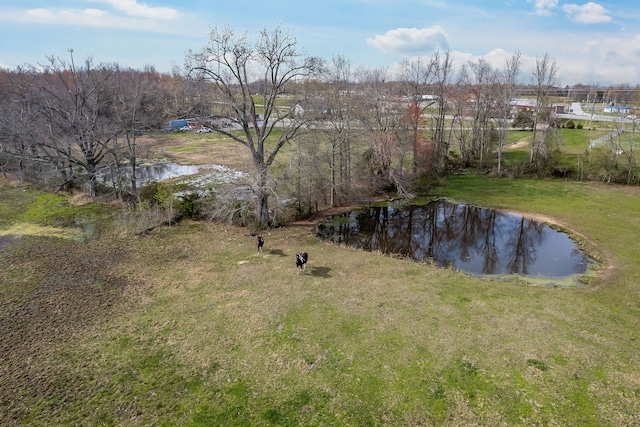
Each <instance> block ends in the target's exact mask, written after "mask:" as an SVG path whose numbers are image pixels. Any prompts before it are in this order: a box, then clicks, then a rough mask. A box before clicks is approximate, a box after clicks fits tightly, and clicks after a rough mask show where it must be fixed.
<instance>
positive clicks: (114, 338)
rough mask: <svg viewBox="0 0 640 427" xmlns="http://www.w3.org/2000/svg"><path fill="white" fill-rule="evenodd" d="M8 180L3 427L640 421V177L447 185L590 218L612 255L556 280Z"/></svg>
mask: <svg viewBox="0 0 640 427" xmlns="http://www.w3.org/2000/svg"><path fill="white" fill-rule="evenodd" d="M194 140H195V138H194ZM170 145H171V144H168V143H167V144H166V147H165V149H166V150H167V151H169V150H170V149H171V147H170ZM172 150H174V151H173V152H174V153H175V152H176V150H177V149H176V148H173V149H172ZM234 155H235V151H233V150H230V151H229V152H228V153H227V154H225V156H227V157H226V158H227V159H229V163H230V164H232V163H234V162H245V160H243V159H242V158H241V157H240V158H235V157H233V156H234ZM203 162H204V161H203ZM1 184H2V185H0V334H1V335H0V336H1V337H2V340H1V345H0V406H1V407H2V411H0V424H1V425H7V426H10V425H40V426H49V425H50V426H57V425H91V426H99V425H104V426H136V425H139V426H142V425H145V426H146V425H162V426H233V425H237V426H247V425H257V426H271V425H273V426H300V425H308V426H311V425H326V426H335V425H338V426H341V425H345V426H346V425H350V426H364V425H367V426H377V425H379V426H383V425H385V426H387V425H389V426H396V425H397V426H417V425H438V426H474V425H475V426H565V425H566V426H598V427H599V426H633V425H640V370H639V369H638V367H639V366H640V332H639V331H640V239H638V236H640V216H639V215H638V212H640V188H638V187H635V186H615V185H606V184H600V183H585V182H576V181H567V180H535V179H507V178H491V177H488V176H478V175H471V174H470V175H457V176H451V177H449V178H447V179H446V180H443V181H442V182H441V183H440V185H438V186H437V187H435V188H433V189H432V193H433V195H437V196H442V197H449V198H452V199H455V200H463V201H465V202H467V203H470V204H477V205H480V206H484V207H497V208H501V209H506V210H512V211H517V212H520V213H523V214H525V215H531V216H535V217H537V218H544V219H545V220H547V221H549V222H552V223H555V224H557V225H559V226H561V227H562V228H563V229H566V230H568V231H570V232H571V233H572V234H573V235H574V236H575V237H576V238H577V239H578V240H579V241H580V242H581V243H582V244H583V245H584V246H585V248H587V250H588V251H589V253H590V254H591V255H592V256H594V257H595V258H597V259H598V260H600V261H601V266H600V268H599V269H598V271H597V274H596V277H592V278H589V279H587V280H586V285H585V287H582V288H578V287H567V288H554V287H545V286H535V285H529V284H526V283H523V282H521V281H518V280H516V279H512V280H501V281H497V280H492V279H488V278H476V277H471V276H469V275H466V274H463V273H460V272H457V271H453V270H451V269H442V268H438V267H435V266H433V265H428V264H421V263H415V262H411V261H407V260H403V259H397V258H393V257H388V256H383V255H380V254H376V253H368V252H364V251H358V250H353V249H350V248H346V247H339V246H332V245H330V244H327V243H324V242H322V241H321V240H319V239H318V238H317V237H316V236H315V231H316V224H317V223H316V221H317V220H320V219H323V217H321V216H320V217H318V218H317V219H314V220H313V221H307V220H304V221H299V222H296V223H293V224H289V225H288V226H286V227H282V228H277V229H271V230H269V231H265V233H264V238H265V241H266V243H265V247H264V252H263V253H262V254H257V251H256V247H255V241H254V238H253V237H250V236H248V234H249V233H250V232H251V231H253V230H247V229H244V228H239V227H235V226H231V225H225V224H219V223H213V222H206V221H201V222H196V221H191V220H185V221H182V222H181V223H179V224H178V225H176V226H172V227H160V228H157V229H155V230H153V231H152V232H150V233H147V234H143V235H139V236H134V235H130V234H127V233H125V232H123V230H122V227H121V225H119V223H118V221H117V220H116V219H117V218H118V209H119V207H118V206H117V205H113V204H110V203H106V202H100V201H96V200H88V201H87V200H76V199H75V198H70V197H68V196H63V195H51V194H48V193H41V192H38V191H36V190H33V189H29V188H26V187H22V186H20V185H16V184H13V183H9V182H2V183H1ZM79 219H80V220H81V221H82V222H83V223H85V222H89V223H91V224H94V225H95V230H94V231H93V232H92V234H91V237H90V238H88V239H87V238H82V237H81V236H79V235H78V234H77V233H75V232H74V231H73V230H74V229H75V228H76V227H77V223H78V220H79ZM10 230H13V232H14V233H15V234H20V236H19V237H15V236H14V234H12V232H11V231H10ZM16 230H21V231H20V233H18V232H17V231H16ZM302 250H305V251H307V252H308V253H309V264H308V265H307V270H306V273H305V274H298V273H297V271H296V267H295V259H294V255H295V254H296V253H297V252H300V251H302Z"/></svg>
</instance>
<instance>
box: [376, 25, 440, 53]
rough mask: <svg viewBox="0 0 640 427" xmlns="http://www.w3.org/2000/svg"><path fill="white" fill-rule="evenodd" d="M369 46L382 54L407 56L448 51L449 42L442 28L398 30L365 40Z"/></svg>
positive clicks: (437, 26)
mask: <svg viewBox="0 0 640 427" xmlns="http://www.w3.org/2000/svg"><path fill="white" fill-rule="evenodd" d="M367 43H368V44H369V45H370V46H373V47H375V48H376V49H380V50H381V51H382V52H384V53H393V54H407V53H417V52H421V51H422V52H424V51H433V50H435V49H443V50H448V48H449V40H448V36H447V34H446V32H445V31H444V29H443V28H442V27H440V26H439V25H436V26H434V27H431V28H421V29H418V28H398V29H395V30H389V31H387V32H386V33H385V34H382V35H377V36H375V37H374V38H369V39H367Z"/></svg>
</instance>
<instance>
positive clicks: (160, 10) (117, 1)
mask: <svg viewBox="0 0 640 427" xmlns="http://www.w3.org/2000/svg"><path fill="white" fill-rule="evenodd" d="M91 1H93V2H99V3H106V4H108V5H109V6H111V7H113V8H114V9H115V10H117V11H120V12H123V13H125V14H126V15H128V16H135V17H139V18H148V19H160V20H173V19H176V18H178V16H179V15H180V13H179V12H178V11H177V10H176V9H173V8H170V7H151V6H147V4H146V3H138V2H137V0H91Z"/></svg>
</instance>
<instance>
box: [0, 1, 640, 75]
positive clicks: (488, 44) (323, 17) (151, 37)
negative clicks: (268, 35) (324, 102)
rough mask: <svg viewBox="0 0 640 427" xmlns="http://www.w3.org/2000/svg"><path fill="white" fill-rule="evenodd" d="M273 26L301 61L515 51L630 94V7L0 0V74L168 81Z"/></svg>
mask: <svg viewBox="0 0 640 427" xmlns="http://www.w3.org/2000/svg"><path fill="white" fill-rule="evenodd" d="M277 25H280V26H281V27H282V28H283V29H285V30H287V31H289V32H290V33H291V34H292V35H293V36H294V37H295V38H296V39H297V40H298V44H299V46H300V47H301V48H303V49H304V50H305V51H306V52H307V53H309V54H312V55H316V56H320V57H323V58H325V59H327V60H330V59H331V58H332V57H333V56H335V55H343V56H345V57H346V58H348V59H349V60H350V61H351V64H352V66H353V67H358V66H367V67H387V68H388V69H389V71H390V73H393V71H394V70H395V69H397V64H398V63H400V62H401V61H402V60H403V59H409V58H413V57H419V56H424V57H430V56H431V55H432V54H433V52H434V50H435V49H440V50H441V51H449V52H451V54H452V55H453V57H454V64H455V65H456V66H460V65H462V64H463V63H465V62H467V61H477V60H478V58H480V57H484V58H486V59H487V60H489V61H490V62H491V63H492V64H494V65H495V66H496V67H501V66H502V65H503V64H504V61H505V59H506V58H507V57H509V56H511V54H512V53H513V52H515V51H516V50H519V51H520V52H521V53H522V56H523V59H524V63H525V67H524V68H523V73H522V80H523V81H525V82H527V81H528V80H530V70H531V68H530V67H531V65H532V64H533V62H534V61H535V58H536V57H541V56H543V55H544V54H546V53H548V54H549V56H550V57H551V58H554V59H555V60H556V61H557V65H558V70H559V71H558V80H559V83H560V84H561V85H571V84H576V83H585V84H601V85H605V84H619V83H628V84H631V85H633V86H635V85H636V84H640V2H638V0H617V1H594V2H585V1H582V0H578V1H563V0H321V1H318V0H314V1H309V0H295V1H294V0H271V1H269V0H261V1H253V0H224V1H220V0H209V1H207V0H58V1H56V0H0V67H5V68H12V67H15V66H17V65H25V64H31V65H37V64H39V63H45V62H46V56H47V55H55V56H62V57H66V56H68V49H69V48H72V49H73V50H74V56H75V57H76V58H85V57H86V56H88V55H91V56H92V57H93V58H94V61H95V62H117V63H119V64H120V65H121V66H124V67H132V68H142V67H144V66H145V65H153V66H154V67H155V68H156V69H157V70H159V71H162V72H168V71H170V70H171V68H172V66H173V65H174V64H177V65H181V64H182V63H183V62H184V57H185V52H186V51H187V50H188V49H194V50H197V49H199V48H200V47H202V46H204V45H205V44H206V41H207V33H208V31H209V29H210V28H211V27H216V26H217V27H222V26H229V27H231V28H233V29H234V30H237V31H240V32H244V31H247V32H249V33H256V32H258V31H259V30H261V29H264V28H267V29H269V28H274V27H275V26H277Z"/></svg>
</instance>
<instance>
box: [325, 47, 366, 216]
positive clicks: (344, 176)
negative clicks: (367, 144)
mask: <svg viewBox="0 0 640 427" xmlns="http://www.w3.org/2000/svg"><path fill="white" fill-rule="evenodd" d="M325 75H326V83H327V85H326V89H327V90H326V106H325V108H323V117H322V119H323V123H326V124H327V125H328V126H325V131H326V135H327V138H328V141H329V146H330V150H331V152H330V154H329V169H330V172H331V197H330V203H331V206H334V207H335V206H339V205H340V204H342V203H343V202H344V201H345V200H346V198H347V197H348V195H349V193H350V191H351V155H352V143H353V139H354V138H355V137H356V136H357V135H356V134H357V133H358V131H357V130H356V129H354V126H353V125H354V122H355V111H354V109H355V106H354V103H355V99H354V98H355V97H354V93H353V83H354V82H353V79H354V75H353V72H352V70H351V63H350V62H349V60H348V59H347V58H345V57H344V56H341V55H339V56H335V57H334V58H333V60H332V61H331V62H330V63H329V64H328V67H327V70H326V74H325Z"/></svg>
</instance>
